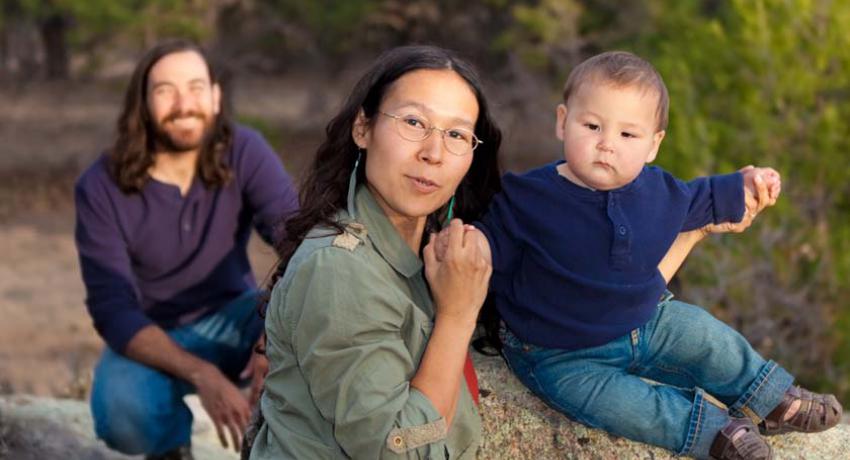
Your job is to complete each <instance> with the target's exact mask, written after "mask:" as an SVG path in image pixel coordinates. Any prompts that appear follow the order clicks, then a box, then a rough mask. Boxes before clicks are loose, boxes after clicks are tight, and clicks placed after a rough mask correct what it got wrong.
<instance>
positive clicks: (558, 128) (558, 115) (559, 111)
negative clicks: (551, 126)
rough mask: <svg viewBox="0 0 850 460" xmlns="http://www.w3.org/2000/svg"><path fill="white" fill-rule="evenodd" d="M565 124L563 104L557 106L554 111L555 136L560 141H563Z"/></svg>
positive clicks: (564, 106)
mask: <svg viewBox="0 0 850 460" xmlns="http://www.w3.org/2000/svg"><path fill="white" fill-rule="evenodd" d="M566 124H567V106H566V105H565V104H558V107H557V108H556V109H555V136H557V137H558V139H559V140H560V141H563V140H564V131H566Z"/></svg>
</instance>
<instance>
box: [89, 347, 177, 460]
mask: <svg viewBox="0 0 850 460" xmlns="http://www.w3.org/2000/svg"><path fill="white" fill-rule="evenodd" d="M181 389H182V388H181V384H180V382H179V381H177V380H175V379H174V378H172V377H170V376H168V375H166V374H164V373H161V372H159V371H156V370H154V369H151V368H149V367H147V366H144V365H141V364H139V363H137V362H135V361H132V360H129V359H127V358H124V357H122V356H120V355H117V354H115V353H113V352H111V351H110V350H107V351H106V352H105V353H104V356H103V357H102V358H101V361H100V363H98V366H97V368H96V369H95V376H94V382H93V385H92V394H91V410H92V418H93V419H94V427H95V433H96V434H97V436H98V437H99V438H101V439H103V440H104V441H105V442H106V444H107V445H108V446H109V447H111V448H113V449H115V450H118V451H120V452H124V453H127V454H140V453H155V452H159V451H160V450H161V449H163V446H166V447H172V448H173V447H177V446H179V445H180V443H181V442H182V443H185V442H188V440H189V436H190V435H191V425H192V414H191V411H189V409H188V408H187V407H186V405H185V404H184V403H183V399H182V396H183V392H182V391H181ZM172 444H173V445H172ZM166 450H167V449H166Z"/></svg>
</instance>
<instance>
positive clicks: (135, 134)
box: [109, 40, 233, 193]
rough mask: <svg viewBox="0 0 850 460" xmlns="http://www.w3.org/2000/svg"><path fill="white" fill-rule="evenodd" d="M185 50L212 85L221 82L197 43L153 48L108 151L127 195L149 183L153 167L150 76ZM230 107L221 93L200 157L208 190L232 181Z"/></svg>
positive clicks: (134, 79)
mask: <svg viewBox="0 0 850 460" xmlns="http://www.w3.org/2000/svg"><path fill="white" fill-rule="evenodd" d="M183 51H194V52H196V53H198V54H199V55H200V56H201V58H203V60H204V62H205V63H206V64H207V69H208V71H209V77H210V83H212V84H216V83H219V82H220V75H219V74H218V72H217V71H216V70H215V69H214V68H213V65H212V64H211V61H210V59H209V56H208V55H207V53H206V52H205V51H204V50H203V48H201V47H200V46H199V45H198V44H196V43H194V42H191V41H188V40H170V41H166V42H163V43H161V44H159V45H157V46H155V47H153V48H151V49H150V50H149V51H148V52H147V53H145V55H144V56H142V59H141V60H140V61H139V63H138V64H137V65H136V69H135V70H134V71H133V75H132V77H131V78H130V84H129V85H128V86H127V92H126V93H125V95H124V107H123V108H122V109H121V115H120V117H119V118H118V136H117V138H116V140H115V143H114V144H113V146H112V147H111V148H110V150H109V172H110V174H111V175H112V178H113V180H115V182H116V183H117V184H118V187H119V188H120V189H121V191H123V192H124V193H135V192H138V191H140V190H141V189H142V187H143V186H144V185H145V183H146V182H147V181H148V179H149V176H148V169H149V168H150V167H151V166H152V165H153V152H154V145H153V139H154V135H153V133H154V126H153V123H154V120H153V119H152V117H151V114H150V111H149V110H148V104H147V87H148V74H149V73H150V70H151V68H152V67H153V66H154V65H155V64H156V63H157V62H159V60H160V59H162V58H163V57H165V56H167V55H169V54H172V53H179V52H183ZM229 106H230V104H229V101H228V100H227V98H226V97H225V92H224V91H222V98H221V107H220V110H219V113H218V114H217V115H216V116H215V119H214V121H213V128H212V132H211V133H209V135H208V136H207V137H206V139H205V140H204V141H203V142H204V143H203V145H202V146H201V152H200V155H199V157H198V166H197V173H198V176H199V177H200V178H201V180H202V181H203V182H204V184H205V185H206V186H207V187H211V188H214V187H220V186H223V185H225V184H226V183H227V182H228V181H229V180H230V178H231V175H232V173H231V170H230V168H229V166H228V165H227V163H226V159H225V155H226V153H227V151H228V149H229V148H230V145H231V142H232V141H233V125H232V123H231V120H230V115H229V112H230V107H229Z"/></svg>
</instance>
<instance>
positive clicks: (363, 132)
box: [351, 107, 370, 149]
mask: <svg viewBox="0 0 850 460" xmlns="http://www.w3.org/2000/svg"><path fill="white" fill-rule="evenodd" d="M369 128H370V127H369V119H367V118H366V113H365V112H364V111H363V108H362V107H361V108H360V111H359V112H357V118H355V119H354V126H352V127H351V138H352V140H354V143H355V144H356V145H357V147H359V148H361V149H368V148H369Z"/></svg>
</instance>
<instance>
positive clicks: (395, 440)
mask: <svg viewBox="0 0 850 460" xmlns="http://www.w3.org/2000/svg"><path fill="white" fill-rule="evenodd" d="M393 445H394V446H396V447H402V446H404V439H401V436H394V437H393Z"/></svg>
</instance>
